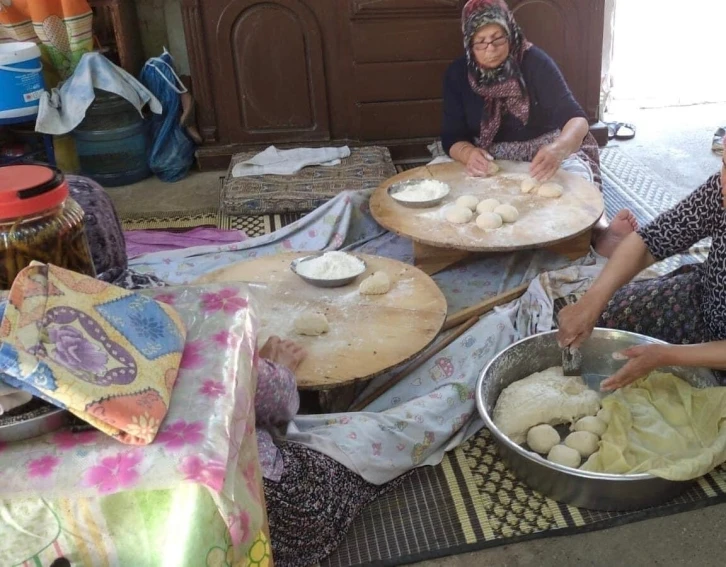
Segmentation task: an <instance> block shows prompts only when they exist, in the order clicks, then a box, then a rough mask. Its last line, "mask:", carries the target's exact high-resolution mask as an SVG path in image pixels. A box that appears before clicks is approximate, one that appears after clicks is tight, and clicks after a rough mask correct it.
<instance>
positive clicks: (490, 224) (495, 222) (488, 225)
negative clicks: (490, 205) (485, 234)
mask: <svg viewBox="0 0 726 567" xmlns="http://www.w3.org/2000/svg"><path fill="white" fill-rule="evenodd" d="M476 226H478V227H479V228H481V229H482V230H492V229H494V228H499V227H500V226H502V217H500V216H499V215H498V214H497V213H482V214H480V215H479V216H478V217H476Z"/></svg>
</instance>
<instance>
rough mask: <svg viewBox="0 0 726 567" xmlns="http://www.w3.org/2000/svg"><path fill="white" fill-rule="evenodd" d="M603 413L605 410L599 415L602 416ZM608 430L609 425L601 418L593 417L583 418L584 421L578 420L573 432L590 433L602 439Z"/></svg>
mask: <svg viewBox="0 0 726 567" xmlns="http://www.w3.org/2000/svg"><path fill="white" fill-rule="evenodd" d="M601 411H603V410H600V411H599V412H597V414H598V415H600V412H601ZM607 428H608V424H607V423H605V422H604V421H603V420H602V419H600V418H599V417H595V416H592V415H588V416H587V417H583V418H582V419H580V420H578V421H577V423H575V425H573V426H572V430H573V431H589V432H590V433H594V434H595V435H597V436H598V437H602V435H603V433H605V431H606V430H607Z"/></svg>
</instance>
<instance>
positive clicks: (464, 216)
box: [444, 205, 474, 224]
mask: <svg viewBox="0 0 726 567" xmlns="http://www.w3.org/2000/svg"><path fill="white" fill-rule="evenodd" d="M473 216H474V213H473V212H471V209H469V208H468V207H462V206H459V205H454V206H453V207H449V208H448V209H446V213H444V217H445V218H446V220H447V221H449V222H452V223H454V224H466V223H468V222H469V221H470V220H471V217H473Z"/></svg>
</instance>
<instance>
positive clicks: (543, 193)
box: [537, 183, 563, 199]
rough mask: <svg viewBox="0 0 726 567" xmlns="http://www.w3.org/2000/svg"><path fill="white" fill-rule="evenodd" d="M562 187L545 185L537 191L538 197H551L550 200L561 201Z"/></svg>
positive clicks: (555, 184) (556, 184) (554, 184)
mask: <svg viewBox="0 0 726 567" xmlns="http://www.w3.org/2000/svg"><path fill="white" fill-rule="evenodd" d="M562 192H563V189H562V185H560V184H559V183H545V184H544V185H540V187H539V189H537V195H539V196H540V197H549V198H550V199H559V198H560V197H562Z"/></svg>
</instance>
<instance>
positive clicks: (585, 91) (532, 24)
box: [508, 0, 605, 122]
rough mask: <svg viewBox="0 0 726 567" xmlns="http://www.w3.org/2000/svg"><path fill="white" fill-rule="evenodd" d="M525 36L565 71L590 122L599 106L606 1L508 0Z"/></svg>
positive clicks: (566, 77) (573, 92)
mask: <svg viewBox="0 0 726 567" xmlns="http://www.w3.org/2000/svg"><path fill="white" fill-rule="evenodd" d="M508 3H509V5H510V6H511V8H512V11H513V12H514V15H515V18H516V19H517V22H518V23H519V25H520V26H521V27H522V30H523V31H524V34H525V36H526V37H527V39H529V40H530V41H531V42H532V43H534V44H535V45H537V46H539V47H541V48H542V49H544V50H545V51H546V52H547V53H548V54H549V56H550V57H552V59H554V60H555V62H556V63H557V65H558V66H559V67H560V69H561V70H562V74H563V75H564V76H565V79H566V80H567V83H568V85H569V86H570V89H571V90H572V94H573V95H574V96H575V98H576V99H577V101H578V102H579V103H580V105H582V107H583V109H584V110H585V112H586V113H587V116H588V118H589V119H590V120H591V121H593V122H594V121H597V120H598V116H599V105H600V70H601V68H602V45H603V26H604V18H605V0H509V1H508Z"/></svg>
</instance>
